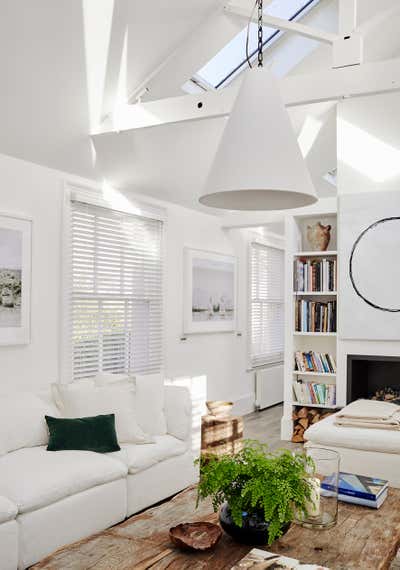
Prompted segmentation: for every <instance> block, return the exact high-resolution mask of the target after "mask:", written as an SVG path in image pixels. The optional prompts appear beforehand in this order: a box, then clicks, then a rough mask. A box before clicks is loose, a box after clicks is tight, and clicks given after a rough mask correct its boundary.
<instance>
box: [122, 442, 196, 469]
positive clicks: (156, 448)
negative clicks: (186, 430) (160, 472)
mask: <svg viewBox="0 0 400 570" xmlns="http://www.w3.org/2000/svg"><path fill="white" fill-rule="evenodd" d="M154 440H155V443H149V444H148V445H135V444H131V445H129V444H128V445H123V446H122V451H123V452H124V453H125V461H126V464H127V467H128V469H129V473H138V472H139V471H143V470H144V469H148V468H149V467H151V466H152V465H155V464H156V463H159V462H161V461H164V460H165V459H169V458H170V457H175V456H177V455H182V454H183V453H185V452H186V451H187V449H188V445H187V443H185V442H184V441H182V440H180V439H177V438H176V437H173V436H172V435H156V436H154Z"/></svg>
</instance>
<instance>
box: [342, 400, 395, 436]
mask: <svg viewBox="0 0 400 570" xmlns="http://www.w3.org/2000/svg"><path fill="white" fill-rule="evenodd" d="M335 424H336V425H338V426H350V427H351V426H353V427H365V428H372V429H391V430H400V406H398V405H397V404H392V403H390V402H381V401H378V400H356V401H355V402H352V403H351V404H349V405H348V406H346V407H345V408H343V410H341V411H340V412H338V413H337V414H336V416H335Z"/></svg>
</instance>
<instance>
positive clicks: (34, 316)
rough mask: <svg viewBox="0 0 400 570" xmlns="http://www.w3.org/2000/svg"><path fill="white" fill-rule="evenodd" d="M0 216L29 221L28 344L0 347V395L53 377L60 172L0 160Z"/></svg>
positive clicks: (55, 370)
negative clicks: (30, 238)
mask: <svg viewBox="0 0 400 570" xmlns="http://www.w3.org/2000/svg"><path fill="white" fill-rule="evenodd" d="M0 174H1V176H0V179H1V185H0V212H9V213H13V214H18V213H21V214H25V215H27V216H30V217H32V220H33V223H32V296H31V343H30V344H29V345H24V346H0V370H1V374H0V391H4V390H9V389H16V390H21V389H26V388H30V387H35V388H36V387H40V386H43V385H46V384H47V383H49V382H51V381H54V380H56V379H57V377H58V331H59V306H60V304H59V295H60V239H61V204H62V190H63V179H62V176H61V174H60V173H58V172H56V171H54V170H50V169H48V168H43V167H41V166H37V165H35V164H32V163H29V162H24V161H22V160H18V159H15V158H11V157H8V156H5V155H0Z"/></svg>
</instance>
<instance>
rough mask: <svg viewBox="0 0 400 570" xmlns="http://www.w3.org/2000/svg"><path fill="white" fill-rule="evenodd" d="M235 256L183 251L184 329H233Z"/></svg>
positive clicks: (204, 330) (193, 331)
mask: <svg viewBox="0 0 400 570" xmlns="http://www.w3.org/2000/svg"><path fill="white" fill-rule="evenodd" d="M236 265H237V263H236V258H235V257H232V256H230V255H222V254H219V253H212V252H208V251H201V250H197V249H189V248H185V250H184V309H183V313H184V315H183V317H184V332H185V333H208V332H210V333H211V332H228V331H234V330H235V328H236V312H237V306H236V298H237V295H236Z"/></svg>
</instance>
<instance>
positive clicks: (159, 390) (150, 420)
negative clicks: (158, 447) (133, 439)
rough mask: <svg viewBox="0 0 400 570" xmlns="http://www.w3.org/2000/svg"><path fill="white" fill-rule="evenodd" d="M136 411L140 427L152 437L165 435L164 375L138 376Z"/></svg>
mask: <svg viewBox="0 0 400 570" xmlns="http://www.w3.org/2000/svg"><path fill="white" fill-rule="evenodd" d="M135 384H136V410H137V419H138V422H139V425H140V427H141V428H142V429H143V430H144V431H145V432H146V433H149V434H151V435H165V434H166V433H167V421H166V419H165V413H164V377H163V375H162V374H146V375H136V376H135Z"/></svg>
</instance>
